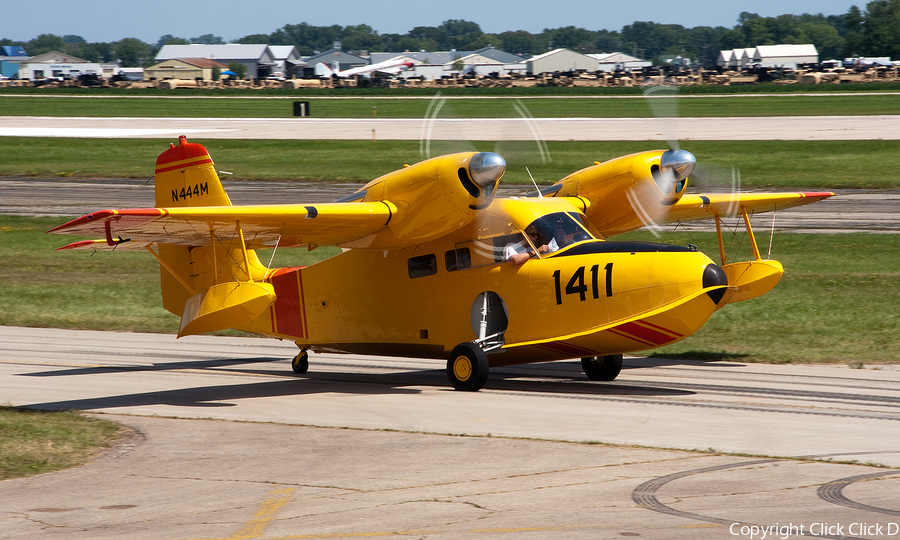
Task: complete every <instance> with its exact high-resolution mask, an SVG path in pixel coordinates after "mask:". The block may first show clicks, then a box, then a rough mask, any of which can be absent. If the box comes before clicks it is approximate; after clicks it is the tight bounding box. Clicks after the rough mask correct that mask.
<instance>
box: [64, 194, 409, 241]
mask: <svg viewBox="0 0 900 540" xmlns="http://www.w3.org/2000/svg"><path fill="white" fill-rule="evenodd" d="M396 213H397V207H396V206H394V205H393V204H391V203H389V202H382V201H379V202H351V203H325V204H315V205H267V206H206V207H185V208H139V209H132V210H101V211H99V212H93V213H91V214H88V215H86V216H82V217H80V218H78V219H75V220H72V221H70V222H68V223H66V224H64V225H60V226H59V227H56V228H55V229H52V230H51V231H50V232H52V233H58V234H74V235H78V236H101V237H103V238H105V240H93V241H91V240H89V241H81V242H75V243H73V244H69V245H67V246H65V247H62V248H60V249H103V248H104V247H105V248H108V249H114V248H115V249H120V250H121V249H143V248H144V246H147V245H149V244H153V243H157V244H176V245H187V246H197V245H209V244H210V243H211V239H212V238H213V237H215V240H216V241H218V242H222V243H229V242H232V241H239V239H240V236H241V233H243V236H244V241H245V243H246V246H247V249H265V248H271V247H274V246H275V245H276V243H277V244H278V245H279V246H283V247H289V246H299V245H304V244H308V245H335V244H340V243H344V242H349V241H352V240H356V239H359V238H363V237H365V236H368V235H371V234H374V233H376V232H378V231H380V230H382V229H384V228H385V227H387V225H388V223H390V221H391V218H392V217H394V216H395V215H396Z"/></svg>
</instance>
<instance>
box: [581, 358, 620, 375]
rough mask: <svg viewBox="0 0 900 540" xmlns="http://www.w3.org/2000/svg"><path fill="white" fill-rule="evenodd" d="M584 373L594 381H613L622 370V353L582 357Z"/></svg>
mask: <svg viewBox="0 0 900 540" xmlns="http://www.w3.org/2000/svg"><path fill="white" fill-rule="evenodd" d="M581 368H582V369H583V370H584V374H585V375H587V378H588V379H590V380H592V381H612V380H615V378H616V377H618V376H619V372H620V371H622V355H621V354H611V355H608V356H591V357H588V358H582V359H581Z"/></svg>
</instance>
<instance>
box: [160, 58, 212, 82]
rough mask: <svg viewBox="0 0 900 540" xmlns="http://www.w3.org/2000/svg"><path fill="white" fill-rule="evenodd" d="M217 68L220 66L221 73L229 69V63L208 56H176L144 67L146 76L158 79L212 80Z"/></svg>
mask: <svg viewBox="0 0 900 540" xmlns="http://www.w3.org/2000/svg"><path fill="white" fill-rule="evenodd" d="M216 68H219V72H220V73H221V72H222V71H225V70H226V69H228V65H227V64H223V63H222V62H217V61H216V60H210V59H208V58H175V59H172V60H165V61H163V62H159V63H158V64H156V65H153V66H150V67H148V68H144V77H145V78H147V79H151V78H152V79H156V80H158V81H161V80H164V79H182V80H190V79H202V80H204V81H211V80H213V71H214V70H215V69H216Z"/></svg>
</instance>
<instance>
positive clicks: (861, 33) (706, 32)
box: [0, 0, 900, 67]
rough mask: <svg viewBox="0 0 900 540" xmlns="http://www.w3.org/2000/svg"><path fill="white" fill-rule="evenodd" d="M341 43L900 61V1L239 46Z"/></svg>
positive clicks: (137, 47) (131, 50)
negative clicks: (730, 23)
mask: <svg viewBox="0 0 900 540" xmlns="http://www.w3.org/2000/svg"><path fill="white" fill-rule="evenodd" d="M335 41H340V42H341V44H342V49H343V50H345V51H348V52H357V53H368V52H403V51H420V50H426V51H441V50H443V51H447V50H458V51H472V50H476V49H480V48H482V47H485V46H488V45H490V46H494V47H496V48H498V49H501V50H504V51H506V52H509V53H512V54H516V55H520V56H522V57H523V58H525V57H528V56H532V55H537V54H541V53H544V52H547V51H549V50H552V49H556V48H565V49H570V50H573V51H578V52H582V53H586V54H587V53H609V52H624V53H626V54H631V55H633V56H636V57H638V58H643V59H648V60H653V61H655V62H657V63H659V62H660V61H661V59H662V58H663V57H665V56H682V57H685V58H690V59H692V60H696V61H698V62H700V63H701V64H703V65H705V66H714V65H715V64H716V60H717V59H718V55H719V51H721V50H726V49H736V48H744V47H756V46H758V45H775V44H782V43H786V44H790V43H812V44H814V45H815V46H816V49H818V51H819V58H820V59H822V60H827V59H832V58H835V59H841V58H847V57H853V56H889V57H892V58H897V59H900V0H872V1H871V2H869V3H868V4H866V7H865V9H859V8H858V7H857V6H851V7H850V9H848V10H847V13H844V14H842V15H822V14H816V15H813V14H808V13H805V14H803V15H780V16H778V17H760V16H759V15H757V14H754V13H749V12H743V13H741V14H740V16H739V17H738V21H737V24H736V25H735V26H734V27H732V28H725V27H722V26H717V27H710V26H697V27H694V28H685V27H683V26H681V25H678V24H659V23H655V22H635V23H633V24H630V25H627V26H625V27H623V28H622V29H621V30H620V31H610V30H587V29H584V28H579V27H576V26H566V27H563V28H554V29H545V30H543V31H542V32H541V33H539V34H533V33H531V32H527V31H525V30H515V31H507V32H502V33H499V34H490V33H485V32H483V31H482V30H481V27H480V26H479V25H478V24H477V23H474V22H471V21H465V20H457V19H450V20H448V21H444V22H443V23H442V24H441V25H440V26H417V27H415V28H413V29H412V30H410V31H409V32H407V33H406V34H381V33H379V32H378V31H376V30H374V29H373V28H372V27H371V26H368V25H365V24H360V25H351V26H340V25H332V26H314V25H311V24H307V23H305V22H303V23H300V24H288V25H285V26H284V27H282V28H279V29H278V30H275V31H274V32H272V33H271V34H252V35H248V36H244V37H242V38H240V39H238V40H235V41H234V43H263V44H268V45H293V46H295V47H296V48H297V51H298V52H299V53H300V54H301V55H303V56H310V55H313V54H315V53H316V52H324V51H327V50H330V49H331V47H332V44H333V43H334V42H335ZM189 43H203V44H223V43H225V41H224V40H223V39H222V38H221V37H219V36H215V35H212V34H206V35H202V36H199V37H195V38H190V39H186V38H180V37H176V36H173V35H171V34H167V35H165V36H162V37H160V39H159V40H158V41H157V42H156V43H155V44H150V43H144V42H143V41H141V40H139V39H135V38H125V39H122V40H119V41H116V42H113V43H88V42H87V41H86V40H85V39H84V38H82V37H80V36H76V35H67V36H56V35H53V34H42V35H40V36H38V37H36V38H34V39H32V40H30V41H27V42H19V41H12V40H8V39H0V45H22V46H24V47H25V50H26V51H27V52H28V54H30V55H32V56H36V55H39V54H43V53H45V52H48V51H51V50H58V51H60V52H65V53H67V54H71V55H73V56H77V57H79V58H82V59H84V60H87V61H89V62H116V61H119V62H120V63H121V65H122V66H124V67H137V66H148V65H151V64H153V63H154V57H155V56H156V53H157V52H158V51H159V49H160V48H162V46H163V45H167V44H189Z"/></svg>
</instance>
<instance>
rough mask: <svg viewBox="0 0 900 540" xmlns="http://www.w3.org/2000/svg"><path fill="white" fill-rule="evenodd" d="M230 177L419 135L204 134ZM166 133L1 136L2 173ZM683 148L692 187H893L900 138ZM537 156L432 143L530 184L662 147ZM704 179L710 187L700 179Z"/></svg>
mask: <svg viewBox="0 0 900 540" xmlns="http://www.w3.org/2000/svg"><path fill="white" fill-rule="evenodd" d="M191 141H192V142H199V143H202V144H204V145H205V146H206V147H207V148H208V149H209V151H210V153H211V155H212V157H213V159H214V160H215V162H216V167H217V168H218V169H219V170H225V171H229V172H231V173H233V176H229V177H228V178H229V180H240V179H255V180H304V181H308V180H325V181H354V182H365V181H368V180H371V179H374V178H377V177H378V176H380V175H382V174H386V173H388V172H391V171H394V170H396V169H399V168H401V167H402V166H403V164H405V163H415V162H417V161H419V160H421V159H424V158H423V156H421V155H420V153H419V142H418V141H377V142H374V143H373V142H372V141H281V140H254V141H241V140H204V139H191ZM170 142H171V141H170V140H168V139H103V140H98V139H64V138H31V137H4V138H2V143H3V159H2V160H0V176H27V177H39V178H53V177H72V178H150V177H151V176H152V175H153V167H154V164H155V163H156V157H157V156H158V155H159V154H160V153H161V152H162V151H163V150H165V149H166V148H167V147H168V145H169V143H170ZM682 147H683V148H685V149H687V150H690V151H691V152H693V153H694V155H695V156H696V157H697V160H698V163H699V165H698V173H697V174H695V175H694V180H696V183H695V186H696V187H700V186H701V185H702V184H703V178H704V177H703V174H702V170H706V171H707V172H708V173H709V175H710V176H711V178H712V180H711V181H710V183H712V184H713V187H714V186H715V185H716V184H724V183H729V182H730V180H731V170H732V167H734V168H735V169H736V170H739V171H740V173H741V182H742V185H743V186H744V187H766V188H803V189H839V188H893V189H897V188H900V175H898V174H897V171H898V170H900V141H691V142H689V143H688V142H685V143H683V144H682ZM547 148H548V149H549V152H550V158H551V159H550V161H549V162H547V163H542V162H541V160H540V158H539V153H538V150H537V146H536V144H535V143H533V142H512V141H501V142H497V143H478V144H456V145H453V144H451V143H437V142H435V143H433V150H434V151H436V152H450V151H463V150H479V151H495V152H498V153H500V154H501V155H503V156H504V158H505V159H506V160H507V163H508V165H509V170H508V172H507V174H506V175H505V176H504V178H503V183H504V184H528V183H530V180H529V178H528V174H527V172H526V171H525V167H526V166H527V167H528V168H529V170H530V171H531V173H532V174H533V175H534V176H535V179H536V180H537V181H538V182H539V183H542V184H551V183H553V182H555V181H556V180H559V179H560V178H562V177H564V176H566V175H567V174H570V173H572V172H575V171H577V170H579V169H581V168H583V167H587V166H589V165H591V164H592V163H593V162H594V161H595V160H596V161H606V160H608V159H611V158H613V157H616V156H620V155H625V154H629V153H633V152H639V151H644V150H652V149H658V148H665V143H661V142H548V143H547ZM704 187H707V186H704Z"/></svg>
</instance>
